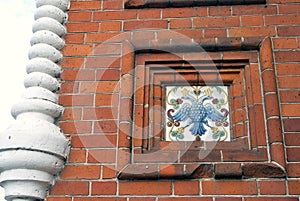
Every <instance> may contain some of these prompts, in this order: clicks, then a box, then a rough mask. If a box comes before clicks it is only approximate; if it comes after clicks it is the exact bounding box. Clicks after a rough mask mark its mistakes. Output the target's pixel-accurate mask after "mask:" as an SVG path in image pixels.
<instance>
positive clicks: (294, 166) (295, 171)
mask: <svg viewBox="0 0 300 201" xmlns="http://www.w3.org/2000/svg"><path fill="white" fill-rule="evenodd" d="M287 175H288V177H297V178H299V177H300V163H291V164H288V165H287Z"/></svg>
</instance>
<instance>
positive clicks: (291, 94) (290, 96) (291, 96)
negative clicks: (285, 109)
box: [280, 90, 300, 103]
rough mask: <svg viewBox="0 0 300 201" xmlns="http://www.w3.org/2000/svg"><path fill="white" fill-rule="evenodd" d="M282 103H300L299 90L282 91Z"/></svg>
mask: <svg viewBox="0 0 300 201" xmlns="http://www.w3.org/2000/svg"><path fill="white" fill-rule="evenodd" d="M280 102H282V103H297V102H300V92H299V91H298V90H281V91H280Z"/></svg>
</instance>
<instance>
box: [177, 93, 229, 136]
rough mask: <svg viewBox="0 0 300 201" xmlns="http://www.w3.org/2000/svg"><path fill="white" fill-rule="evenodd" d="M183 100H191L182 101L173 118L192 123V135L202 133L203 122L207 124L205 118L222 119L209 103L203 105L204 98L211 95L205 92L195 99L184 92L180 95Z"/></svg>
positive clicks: (210, 97)
mask: <svg viewBox="0 0 300 201" xmlns="http://www.w3.org/2000/svg"><path fill="white" fill-rule="evenodd" d="M182 99H184V100H188V101H189V102H191V104H189V103H184V104H183V105H182V107H181V108H180V109H179V110H178V111H177V112H176V113H175V114H174V116H173V117H174V119H175V120H176V121H185V120H188V124H189V125H191V124H193V125H192V127H191V128H190V132H191V133H192V134H193V135H195V136H196V135H200V136H201V135H204V134H205V132H206V128H205V127H204V124H205V125H207V126H208V127H210V126H209V125H208V121H207V118H209V119H210V120H212V121H220V120H222V119H223V115H222V114H221V113H220V112H219V111H217V110H216V109H215V108H214V107H213V106H212V105H211V104H209V103H208V104H206V105H203V103H204V101H205V100H208V99H212V96H210V95H208V94H205V95H203V96H202V97H200V98H199V99H198V100H196V99H195V98H194V97H192V96H191V95H189V94H186V95H184V96H183V97H182Z"/></svg>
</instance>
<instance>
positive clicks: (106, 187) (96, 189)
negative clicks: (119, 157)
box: [92, 181, 117, 195]
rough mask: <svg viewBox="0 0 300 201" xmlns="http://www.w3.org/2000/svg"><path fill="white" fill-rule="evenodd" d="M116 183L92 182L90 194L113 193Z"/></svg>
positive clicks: (115, 189) (114, 192)
mask: <svg viewBox="0 0 300 201" xmlns="http://www.w3.org/2000/svg"><path fill="white" fill-rule="evenodd" d="M116 192H117V183H116V182H115V181H106V182H92V195H115V194H116Z"/></svg>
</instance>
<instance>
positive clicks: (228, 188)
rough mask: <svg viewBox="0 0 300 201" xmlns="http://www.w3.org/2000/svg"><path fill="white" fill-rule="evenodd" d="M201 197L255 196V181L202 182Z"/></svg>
mask: <svg viewBox="0 0 300 201" xmlns="http://www.w3.org/2000/svg"><path fill="white" fill-rule="evenodd" d="M202 193H203V195H256V194H257V186H256V182H255V181H203V182H202Z"/></svg>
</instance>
